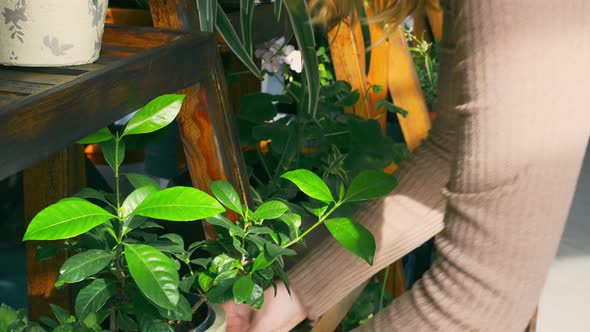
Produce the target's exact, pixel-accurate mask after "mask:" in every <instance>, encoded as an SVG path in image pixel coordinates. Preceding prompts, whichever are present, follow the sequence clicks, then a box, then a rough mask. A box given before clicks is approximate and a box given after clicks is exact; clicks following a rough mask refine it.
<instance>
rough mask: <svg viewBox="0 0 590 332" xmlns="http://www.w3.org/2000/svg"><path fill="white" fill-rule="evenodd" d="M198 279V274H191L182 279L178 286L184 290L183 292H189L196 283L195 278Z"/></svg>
mask: <svg viewBox="0 0 590 332" xmlns="http://www.w3.org/2000/svg"><path fill="white" fill-rule="evenodd" d="M196 279H197V275H196V274H193V275H190V276H184V277H182V279H181V280H180V284H178V288H180V290H181V291H183V292H185V293H189V292H190V291H191V288H192V287H193V285H194V284H195V280H196Z"/></svg>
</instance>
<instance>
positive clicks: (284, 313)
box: [228, 282, 307, 332]
mask: <svg viewBox="0 0 590 332" xmlns="http://www.w3.org/2000/svg"><path fill="white" fill-rule="evenodd" d="M306 317H307V311H306V310H305V307H304V306H303V303H301V302H300V301H299V299H298V298H297V294H296V293H295V291H294V290H293V288H291V296H289V293H288V292H287V287H285V284H284V283H283V282H279V283H278V284H277V295H276V297H275V293H274V289H273V288H272V287H270V288H269V289H267V290H266V291H264V305H263V306H262V309H261V310H260V311H258V312H255V313H254V314H253V315H252V320H251V321H250V329H249V331H252V332H268V331H273V332H283V331H285V332H287V331H290V330H291V329H293V328H294V327H295V326H297V324H299V323H300V322H301V321H303V320H304V319H305V318H306ZM228 331H229V330H228ZM236 331H237V330H236Z"/></svg>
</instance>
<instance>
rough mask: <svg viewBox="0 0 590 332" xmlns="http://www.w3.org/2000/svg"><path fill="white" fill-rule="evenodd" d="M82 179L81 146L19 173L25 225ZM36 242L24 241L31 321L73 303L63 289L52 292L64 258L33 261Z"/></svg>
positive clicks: (73, 190) (79, 185) (81, 183)
mask: <svg viewBox="0 0 590 332" xmlns="http://www.w3.org/2000/svg"><path fill="white" fill-rule="evenodd" d="M85 179H86V178H85V168H84V154H83V151H82V146H72V147H69V148H66V149H64V150H62V151H59V152H57V153H55V154H54V155H52V156H51V157H50V158H48V159H46V160H43V161H41V162H39V163H37V164H35V165H33V166H31V167H30V168H28V169H26V170H25V171H24V173H23V186H24V193H25V197H24V208H25V220H26V224H27V225H28V224H29V222H30V221H31V219H32V218H33V217H34V216H35V215H36V214H37V213H38V212H39V211H41V210H42V209H43V208H45V207H47V206H48V205H50V204H53V203H55V202H57V201H58V200H60V199H62V198H65V197H68V196H71V195H73V194H75V193H76V192H77V191H79V190H80V189H82V188H83V187H84V184H85ZM40 243H41V242H40V241H27V242H26V259H27V297H28V305H29V317H30V318H31V319H32V320H38V319H39V317H40V316H42V315H45V316H52V314H51V311H50V308H49V304H50V303H53V304H57V305H59V306H61V307H63V308H65V309H68V308H71V303H72V301H73V299H71V298H70V294H69V292H68V289H67V288H64V289H61V290H56V289H55V287H54V283H55V280H56V279H57V276H58V274H59V267H60V266H61V265H62V264H63V262H64V260H65V257H64V256H63V255H62V256H58V257H57V258H55V259H48V260H44V261H36V260H35V253H36V248H37V246H38V245H39V244H40Z"/></svg>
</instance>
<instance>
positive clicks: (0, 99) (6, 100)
mask: <svg viewBox="0 0 590 332" xmlns="http://www.w3.org/2000/svg"><path fill="white" fill-rule="evenodd" d="M23 98H24V97H23V96H12V95H3V94H0V108H1V107H2V106H5V105H8V104H12V103H16V102H18V101H20V100H21V99H23Z"/></svg>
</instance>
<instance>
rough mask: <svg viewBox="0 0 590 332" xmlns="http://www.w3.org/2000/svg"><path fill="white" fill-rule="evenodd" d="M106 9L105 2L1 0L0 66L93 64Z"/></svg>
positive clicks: (97, 51) (97, 54)
mask: <svg viewBox="0 0 590 332" xmlns="http://www.w3.org/2000/svg"><path fill="white" fill-rule="evenodd" d="M107 7H108V0H85V1H80V0H76V1H63V0H0V13H1V14H2V17H0V64H2V65H12V66H69V65H78V64H85V63H91V62H94V61H96V59H97V58H98V56H99V54H100V47H101V40H102V35H103V31H104V20H105V17H106V9H107ZM2 23H4V24H2Z"/></svg>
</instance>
